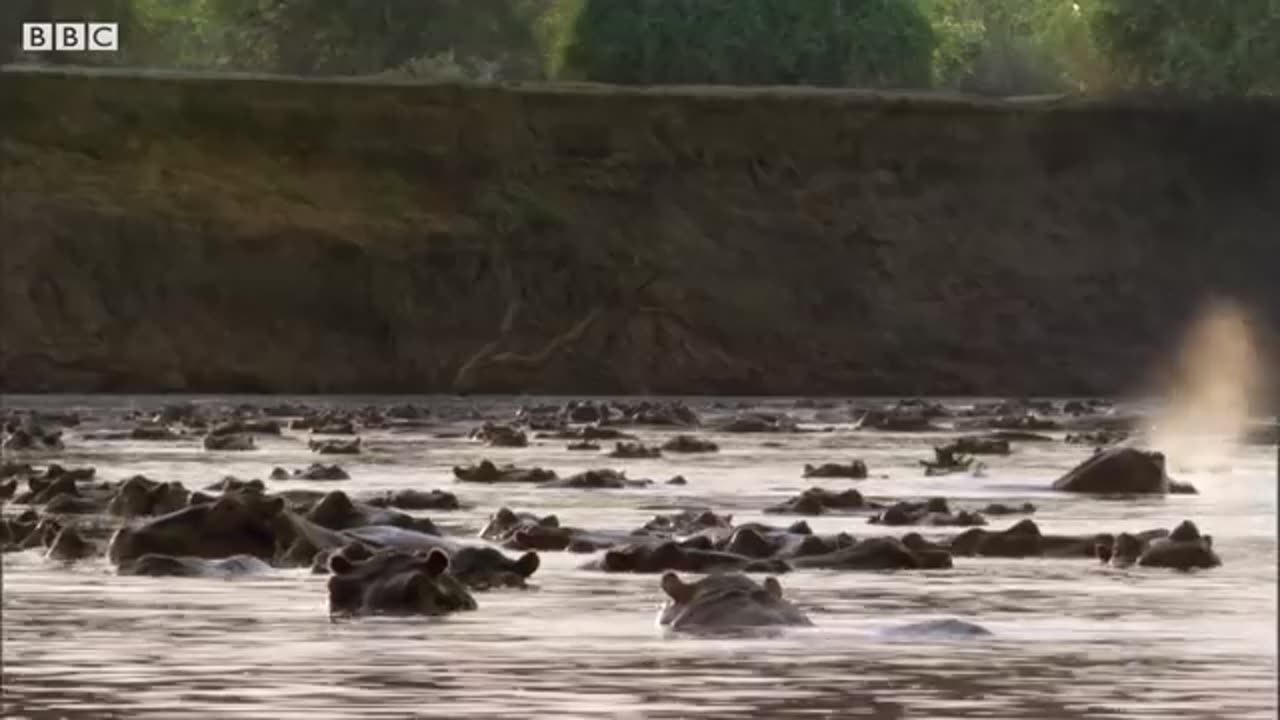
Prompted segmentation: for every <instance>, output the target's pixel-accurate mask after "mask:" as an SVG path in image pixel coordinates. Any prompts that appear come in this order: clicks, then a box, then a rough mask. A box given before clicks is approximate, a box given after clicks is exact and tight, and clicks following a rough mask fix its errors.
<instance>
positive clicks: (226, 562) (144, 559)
mask: <svg viewBox="0 0 1280 720" xmlns="http://www.w3.org/2000/svg"><path fill="white" fill-rule="evenodd" d="M267 572H271V566H270V565H268V564H267V563H265V562H263V561H262V560H259V559H258V558H256V557H254V556H252V555H232V556H231V557H227V558H221V559H217V560H210V559H207V558H200V557H190V556H175V555H161V554H158V553H146V554H145V555H141V556H139V557H137V558H134V559H133V560H129V561H127V562H124V563H122V564H121V565H120V566H119V567H118V568H116V574H117V575H145V576H149V577H212V578H232V577H240V576H243V575H261V574H263V573H267Z"/></svg>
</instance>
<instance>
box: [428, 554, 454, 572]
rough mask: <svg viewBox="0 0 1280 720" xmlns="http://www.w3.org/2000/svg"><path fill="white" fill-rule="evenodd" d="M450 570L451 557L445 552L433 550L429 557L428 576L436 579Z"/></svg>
mask: <svg viewBox="0 0 1280 720" xmlns="http://www.w3.org/2000/svg"><path fill="white" fill-rule="evenodd" d="M448 569H449V556H448V554H446V553H445V552H444V551H443V550H438V549H432V551H431V553H430V554H429V555H427V575H428V577H436V576H438V575H443V574H444V571H445V570H448Z"/></svg>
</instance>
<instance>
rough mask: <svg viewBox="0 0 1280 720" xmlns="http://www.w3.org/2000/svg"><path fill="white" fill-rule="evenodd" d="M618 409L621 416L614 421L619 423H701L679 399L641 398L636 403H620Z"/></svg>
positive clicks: (691, 425)
mask: <svg viewBox="0 0 1280 720" xmlns="http://www.w3.org/2000/svg"><path fill="white" fill-rule="evenodd" d="M618 409H619V410H620V414H621V418H618V419H617V420H615V422H619V423H628V424H631V425H653V426H658V427H696V426H698V425H700V424H702V420H701V419H700V418H699V417H698V413H696V412H695V411H694V410H693V408H691V407H689V406H688V405H686V404H685V403H683V402H681V401H679V400H672V401H668V402H655V401H652V400H641V401H640V402H638V403H625V404H622V405H620V406H618Z"/></svg>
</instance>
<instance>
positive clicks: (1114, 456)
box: [1053, 447, 1196, 495]
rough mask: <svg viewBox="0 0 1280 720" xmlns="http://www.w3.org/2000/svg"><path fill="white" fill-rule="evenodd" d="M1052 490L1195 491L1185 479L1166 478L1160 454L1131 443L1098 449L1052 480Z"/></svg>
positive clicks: (1091, 491)
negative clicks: (1178, 480) (1182, 481)
mask: <svg viewBox="0 0 1280 720" xmlns="http://www.w3.org/2000/svg"><path fill="white" fill-rule="evenodd" d="M1053 489H1054V490H1062V491H1065V492H1079V493H1122V494H1158V495H1163V494H1165V493H1186V494H1195V492H1196V491H1195V488H1194V487H1192V486H1191V485H1190V484H1187V483H1179V482H1175V481H1173V480H1170V479H1169V476H1168V474H1166V473H1165V460H1164V454H1163V453H1158V452H1148V451H1145V450H1138V449H1136V448H1131V447H1115V448H1110V449H1107V450H1099V451H1097V452H1095V453H1094V454H1093V456H1092V457H1090V458H1089V459H1088V460H1085V461H1084V462H1082V463H1080V464H1079V465H1077V466H1076V467H1075V468H1073V469H1072V470H1071V471H1070V472H1068V473H1067V474H1066V475H1063V476H1062V477H1060V478H1058V480H1057V481H1055V482H1054V483H1053Z"/></svg>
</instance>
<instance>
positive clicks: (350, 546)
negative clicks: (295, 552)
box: [311, 542, 375, 575]
mask: <svg viewBox="0 0 1280 720" xmlns="http://www.w3.org/2000/svg"><path fill="white" fill-rule="evenodd" d="M335 555H341V556H342V557H343V558H345V559H346V560H347V561H348V562H352V563H357V562H361V561H364V560H368V559H369V558H371V557H373V556H374V555H375V553H374V551H373V549H372V548H370V547H369V546H368V545H365V544H364V543H361V542H352V543H347V544H346V545H344V546H342V547H340V548H338V549H336V550H321V551H319V552H316V553H315V555H314V557H313V559H312V561H311V574H312V575H327V574H328V573H329V560H330V559H332V558H333V556H335Z"/></svg>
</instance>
